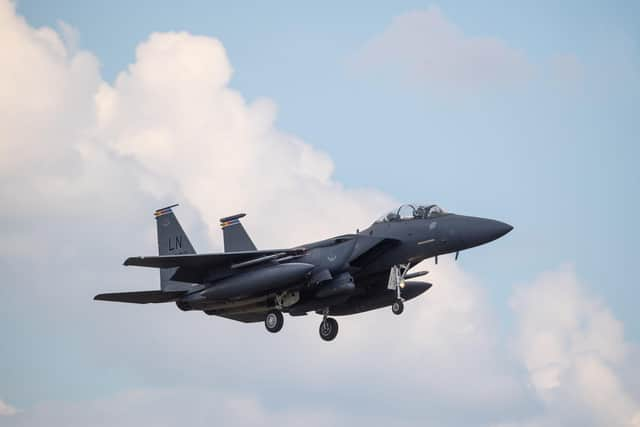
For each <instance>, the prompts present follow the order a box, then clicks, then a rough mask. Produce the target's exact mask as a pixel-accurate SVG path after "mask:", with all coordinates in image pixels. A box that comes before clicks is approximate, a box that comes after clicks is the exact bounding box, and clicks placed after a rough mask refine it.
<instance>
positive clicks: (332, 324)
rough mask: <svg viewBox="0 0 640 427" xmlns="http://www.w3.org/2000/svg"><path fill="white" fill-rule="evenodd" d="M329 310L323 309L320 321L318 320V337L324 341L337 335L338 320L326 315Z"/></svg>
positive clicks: (330, 339)
mask: <svg viewBox="0 0 640 427" xmlns="http://www.w3.org/2000/svg"><path fill="white" fill-rule="evenodd" d="M328 314H329V310H327V309H325V310H324V313H323V318H322V322H320V330H319V332H320V338H322V339H323V340H325V341H332V340H333V339H334V338H335V337H336V336H337V335H338V321H337V320H336V319H334V318H332V317H327V316H328Z"/></svg>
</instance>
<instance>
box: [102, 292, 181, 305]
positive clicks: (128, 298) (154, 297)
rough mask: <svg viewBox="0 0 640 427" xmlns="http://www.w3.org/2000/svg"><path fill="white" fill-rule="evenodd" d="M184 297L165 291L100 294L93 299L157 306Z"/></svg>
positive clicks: (179, 293) (177, 293) (178, 293)
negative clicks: (156, 304)
mask: <svg viewBox="0 0 640 427" xmlns="http://www.w3.org/2000/svg"><path fill="white" fill-rule="evenodd" d="M182 295H184V292H182V291H180V292H163V291H139V292H117V293H113V294H100V295H96V296H95V297H93V299H94V300H96V301H113V302H130V303H133V304H149V303H152V304H155V303H161V302H171V301H175V300H176V299H177V298H180V297H181V296H182Z"/></svg>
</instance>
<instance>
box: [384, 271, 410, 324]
mask: <svg viewBox="0 0 640 427" xmlns="http://www.w3.org/2000/svg"><path fill="white" fill-rule="evenodd" d="M410 267H411V264H410V263H407V264H398V265H394V266H393V267H391V271H390V272H389V282H388V284H387V289H391V290H395V291H396V300H395V301H394V303H393V304H391V311H392V312H393V314H396V315H398V314H401V313H402V312H403V311H404V298H402V288H404V276H405V275H406V274H407V272H408V271H409V268H410Z"/></svg>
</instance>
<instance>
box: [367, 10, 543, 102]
mask: <svg viewBox="0 0 640 427" xmlns="http://www.w3.org/2000/svg"><path fill="white" fill-rule="evenodd" d="M354 63H355V64H356V66H357V68H359V69H361V70H363V71H373V72H381V71H382V72H386V73H390V75H391V76H394V78H395V79H397V80H408V81H411V82H415V83H421V84H427V85H428V86H429V87H430V88H432V89H442V90H446V91H468V90H484V89H497V88H502V87H505V86H506V87H509V86H514V85H518V84H522V83H523V82H526V81H528V80H529V79H530V78H531V77H532V76H533V75H534V73H535V67H534V65H533V64H532V63H531V62H530V61H529V60H528V59H527V57H526V55H525V53H524V52H522V51H521V50H518V49H516V48H513V47H511V46H509V45H507V43H505V42H504V41H503V40H500V39H498V38H495V37H488V36H484V37H478V36H469V35H466V34H464V32H463V31H462V30H461V29H460V28H459V27H458V26H456V25H455V24H454V23H452V22H451V21H449V20H448V19H447V18H446V17H445V16H444V15H443V13H442V12H441V11H440V9H439V8H438V7H436V6H431V7H429V8H428V9H427V10H424V11H413V12H408V13H405V14H402V15H399V16H397V17H395V18H393V20H392V21H391V23H390V24H389V26H388V27H387V28H385V30H384V31H383V32H382V33H381V34H379V35H377V36H375V37H373V38H372V39H371V40H370V41H368V42H367V44H366V45H365V46H364V47H363V48H362V50H361V51H360V52H359V53H358V55H357V56H356V58H355V60H354Z"/></svg>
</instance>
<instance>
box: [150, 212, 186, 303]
mask: <svg viewBox="0 0 640 427" xmlns="http://www.w3.org/2000/svg"><path fill="white" fill-rule="evenodd" d="M176 206H178V205H171V206H167V207H166V208H162V209H158V210H157V211H155V213H154V215H155V217H156V226H157V229H158V255H184V254H195V253H196V251H195V250H194V249H193V246H191V242H190V241H189V238H188V237H187V235H186V234H185V232H184V230H183V229H182V226H181V225H180V222H178V218H176V216H175V215H174V213H173V211H172V208H174V207H176ZM176 270H177V269H176V268H161V269H160V289H162V290H163V291H166V292H170V291H181V290H186V289H190V288H191V285H190V284H189V283H184V282H176V281H173V280H171V277H172V276H173V275H174V274H175V272H176Z"/></svg>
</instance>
